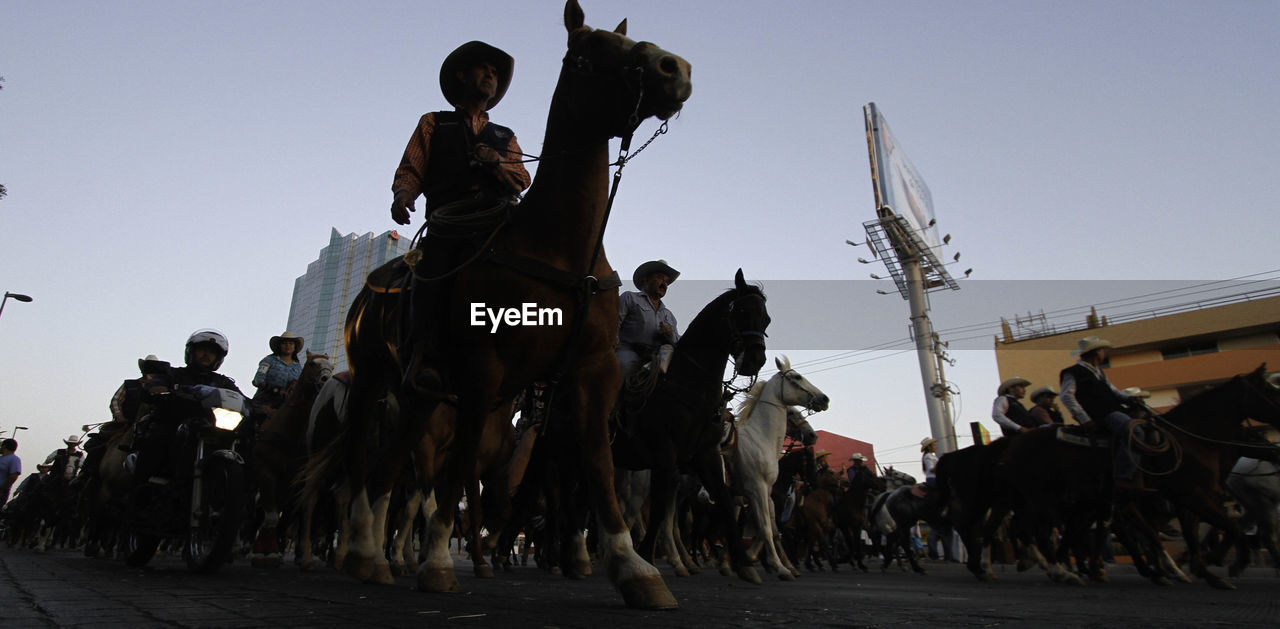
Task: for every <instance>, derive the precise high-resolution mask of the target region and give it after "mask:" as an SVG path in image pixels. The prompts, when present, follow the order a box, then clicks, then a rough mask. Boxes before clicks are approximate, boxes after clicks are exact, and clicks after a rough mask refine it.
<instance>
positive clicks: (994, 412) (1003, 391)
mask: <svg viewBox="0 0 1280 629" xmlns="http://www.w3.org/2000/svg"><path fill="white" fill-rule="evenodd" d="M1029 384H1031V381H1030V380H1027V379H1026V378H1018V377H1013V378H1009V379H1008V380H1005V381H1004V382H1001V383H1000V387H999V388H997V389H996V401H995V403H994V404H992V406H991V419H994V420H995V421H996V423H997V424H999V425H1000V432H1001V434H1003V435H1004V436H1006V437H1011V436H1013V435H1016V434H1018V433H1020V432H1027V431H1029V430H1031V429H1032V428H1035V427H1036V426H1037V424H1036V420H1035V419H1033V418H1032V417H1031V414H1030V413H1028V412H1027V407H1025V406H1023V405H1022V402H1021V400H1022V398H1023V396H1025V395H1026V394H1027V385H1029Z"/></svg>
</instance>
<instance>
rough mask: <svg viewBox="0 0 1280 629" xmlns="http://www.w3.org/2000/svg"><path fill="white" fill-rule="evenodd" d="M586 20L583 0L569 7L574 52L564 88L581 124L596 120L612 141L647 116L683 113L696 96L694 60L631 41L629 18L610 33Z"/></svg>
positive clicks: (567, 14)
mask: <svg viewBox="0 0 1280 629" xmlns="http://www.w3.org/2000/svg"><path fill="white" fill-rule="evenodd" d="M584 19H585V16H584V14H583V12H582V7H581V6H579V5H578V0H569V1H568V2H566V3H565V7H564V25H565V28H566V29H568V31H569V49H568V51H567V52H566V53H565V57H564V72H563V73H562V74H561V81H560V85H561V88H560V89H564V90H567V91H565V92H563V93H561V94H559V96H560V97H561V99H562V103H563V104H565V105H566V106H568V107H571V108H572V111H571V112H569V113H570V115H571V116H572V119H573V120H574V121H575V123H576V124H579V125H583V124H587V123H591V122H594V123H595V125H594V126H595V127H596V128H598V129H600V130H602V131H604V132H606V133H608V134H609V135H610V136H611V137H622V136H625V135H628V134H630V133H631V132H632V131H633V130H635V128H636V127H637V126H639V125H640V122H641V121H642V120H644V119H645V118H648V117H650V116H657V117H658V118H660V119H662V120H666V119H668V118H670V117H672V116H674V115H675V114H676V112H678V111H680V108H681V107H682V106H683V105H684V101H686V100H688V98H689V95H690V94H691V93H692V92H693V83H692V82H691V81H690V78H689V73H690V70H689V62H688V61H685V60H684V59H681V58H680V57H679V56H676V55H673V54H671V53H669V52H667V51H665V50H663V49H661V48H659V47H657V46H655V45H654V44H651V43H649V42H636V41H634V40H632V39H630V38H628V37H627V21H626V20H623V21H622V23H620V24H618V27H617V28H616V29H614V30H613V31H612V32H610V31H604V30H598V29H594V28H591V27H589V26H586V25H585V24H584ZM567 78H571V79H572V80H571V81H566V80H565V79H567ZM557 91H558V92H559V90H557Z"/></svg>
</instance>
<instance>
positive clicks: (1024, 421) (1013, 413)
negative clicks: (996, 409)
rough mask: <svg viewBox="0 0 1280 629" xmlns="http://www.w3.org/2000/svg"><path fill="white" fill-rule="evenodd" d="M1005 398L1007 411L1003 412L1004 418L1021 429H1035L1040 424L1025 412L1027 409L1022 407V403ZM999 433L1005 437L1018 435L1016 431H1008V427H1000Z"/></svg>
mask: <svg viewBox="0 0 1280 629" xmlns="http://www.w3.org/2000/svg"><path fill="white" fill-rule="evenodd" d="M1005 398H1007V399H1008V400H1009V410H1007V411H1005V413H1004V416H1005V417H1008V418H1009V419H1012V420H1013V423H1015V424H1017V425H1019V426H1022V427H1023V428H1035V427H1036V426H1039V425H1040V422H1038V421H1036V418H1034V417H1032V416H1031V413H1030V412H1029V411H1027V407H1025V406H1023V405H1022V402H1019V401H1018V400H1015V399H1013V398H1011V397H1009V396H1007V395H1006V396H1005ZM1000 432H1001V433H1003V434H1004V436H1006V437H1008V436H1010V435H1016V434H1018V433H1017V431H1014V430H1012V429H1010V428H1009V427H1008V426H1001V427H1000Z"/></svg>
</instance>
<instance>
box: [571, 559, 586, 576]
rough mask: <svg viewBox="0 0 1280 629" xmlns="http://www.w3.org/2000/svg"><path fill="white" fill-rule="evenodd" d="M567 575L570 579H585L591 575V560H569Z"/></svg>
mask: <svg viewBox="0 0 1280 629" xmlns="http://www.w3.org/2000/svg"><path fill="white" fill-rule="evenodd" d="M568 576H569V578H570V579H574V580H579V579H585V578H587V577H589V576H591V562H590V561H587V560H585V559H584V560H581V561H573V562H570V563H569V575H568Z"/></svg>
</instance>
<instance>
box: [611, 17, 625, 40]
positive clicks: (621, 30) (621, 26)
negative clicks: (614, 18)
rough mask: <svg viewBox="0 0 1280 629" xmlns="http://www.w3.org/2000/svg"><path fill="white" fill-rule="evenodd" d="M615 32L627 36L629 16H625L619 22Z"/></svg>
mask: <svg viewBox="0 0 1280 629" xmlns="http://www.w3.org/2000/svg"><path fill="white" fill-rule="evenodd" d="M613 32H615V33H617V34H619V35H623V36H626V34H627V18H625V17H624V18H622V21H621V22H618V28H615V29H613Z"/></svg>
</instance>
